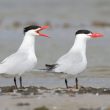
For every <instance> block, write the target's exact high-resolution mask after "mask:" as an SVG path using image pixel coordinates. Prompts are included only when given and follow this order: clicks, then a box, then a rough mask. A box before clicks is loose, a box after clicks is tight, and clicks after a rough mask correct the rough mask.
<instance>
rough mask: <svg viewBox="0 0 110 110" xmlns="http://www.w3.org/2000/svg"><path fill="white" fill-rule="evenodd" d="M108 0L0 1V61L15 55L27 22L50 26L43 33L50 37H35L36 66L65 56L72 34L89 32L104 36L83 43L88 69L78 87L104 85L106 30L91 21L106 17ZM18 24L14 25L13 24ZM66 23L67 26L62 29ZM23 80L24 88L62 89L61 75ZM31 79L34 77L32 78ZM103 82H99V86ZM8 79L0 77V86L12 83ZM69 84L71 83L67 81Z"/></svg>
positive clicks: (109, 67)
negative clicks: (48, 87) (33, 86)
mask: <svg viewBox="0 0 110 110" xmlns="http://www.w3.org/2000/svg"><path fill="white" fill-rule="evenodd" d="M109 7H110V1H109V0H105V1H103V0H100V1H99V0H83V1H82V2H81V1H80V0H68V1H66V0H54V1H52V0H45V1H44V0H31V1H30V0H22V1H17V0H10V2H9V1H7V0H0V61H2V60H3V59H4V58H6V57H7V56H9V55H10V54H12V53H13V52H15V51H16V50H17V49H18V47H19V45H20V44H21V42H22V39H23V32H22V31H23V27H25V26H26V25H27V24H29V23H31V22H35V23H38V24H40V25H43V24H46V23H50V24H51V25H52V28H51V27H50V29H48V30H46V31H45V33H47V34H48V35H49V36H50V38H48V39H46V38H39V39H37V38H36V55H37V57H38V65H37V67H36V68H44V65H45V63H50V64H52V63H54V62H56V60H57V59H58V58H59V57H60V56H62V55H63V54H64V53H66V52H67V51H68V50H69V49H70V48H71V46H72V45H73V43H74V38H75V36H74V33H75V31H76V30H78V29H82V28H83V29H89V30H91V31H95V32H100V33H103V34H104V37H103V38H100V39H94V40H91V41H88V43H87V58H88V68H87V70H86V71H84V72H83V73H81V74H80V75H79V77H80V80H81V84H84V85H93V86H108V84H109V83H110V82H109V76H110V60H109V56H110V49H109V41H110V37H109V33H110V27H105V28H102V27H95V26H93V25H92V23H93V22H94V21H104V22H105V21H106V22H108V23H109V18H110V14H109V12H110V8H109ZM16 22H17V23H18V26H17V27H16V25H15V24H14V23H16ZM65 23H67V24H68V25H69V26H68V27H65V26H64V24H65ZM31 76H32V77H31V78H30V75H29V76H26V75H25V77H24V84H25V85H28V84H29V85H30V84H32V85H37V84H38V85H44V86H50V87H52V86H54V87H56V86H65V85H64V82H63V79H62V78H60V77H61V76H62V75H61V76H58V77H57V76H56V75H51V74H46V75H44V73H43V74H42V75H39V74H37V73H34V75H31ZM33 76H34V77H33ZM101 82H103V83H101ZM12 83H13V82H12V79H4V78H1V80H0V86H2V85H10V84H12ZM70 83H71V84H73V83H74V81H73V79H72V78H70Z"/></svg>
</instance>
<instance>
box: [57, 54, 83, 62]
mask: <svg viewBox="0 0 110 110" xmlns="http://www.w3.org/2000/svg"><path fill="white" fill-rule="evenodd" d="M82 60H83V57H82V54H81V53H79V52H74V53H73V54H71V53H67V54H65V55H64V56H62V57H61V58H59V59H58V61H57V64H64V63H66V64H68V63H74V64H76V63H80V62H81V61H82Z"/></svg>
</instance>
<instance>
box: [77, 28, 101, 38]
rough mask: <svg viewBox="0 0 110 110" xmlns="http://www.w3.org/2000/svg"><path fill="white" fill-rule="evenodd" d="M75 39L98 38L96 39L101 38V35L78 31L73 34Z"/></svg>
mask: <svg viewBox="0 0 110 110" xmlns="http://www.w3.org/2000/svg"><path fill="white" fill-rule="evenodd" d="M75 35H76V37H83V38H85V39H90V38H98V37H103V34H101V33H96V32H95V33H93V32H91V31H89V30H78V31H77V32H76V33H75Z"/></svg>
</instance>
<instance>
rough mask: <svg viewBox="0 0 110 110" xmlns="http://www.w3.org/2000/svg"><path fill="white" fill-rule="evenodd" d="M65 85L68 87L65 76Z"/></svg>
mask: <svg viewBox="0 0 110 110" xmlns="http://www.w3.org/2000/svg"><path fill="white" fill-rule="evenodd" d="M65 85H66V88H67V89H68V81H67V79H66V78H65Z"/></svg>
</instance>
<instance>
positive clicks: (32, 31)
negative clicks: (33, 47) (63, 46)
mask: <svg viewBox="0 0 110 110" xmlns="http://www.w3.org/2000/svg"><path fill="white" fill-rule="evenodd" d="M47 28H48V26H37V25H30V26H27V27H25V28H24V34H28V35H31V36H43V37H48V35H46V34H42V33H41V32H40V31H42V30H44V29H47Z"/></svg>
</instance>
